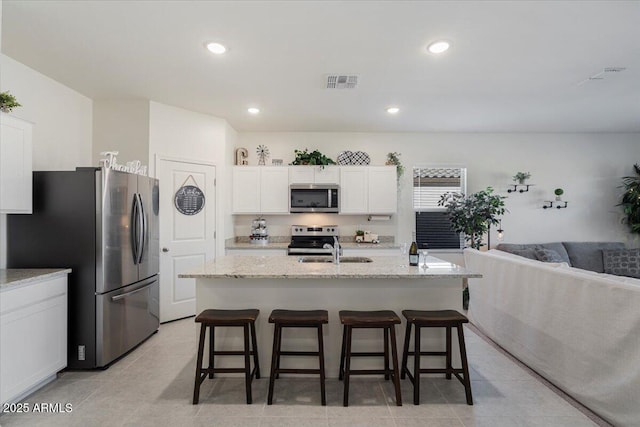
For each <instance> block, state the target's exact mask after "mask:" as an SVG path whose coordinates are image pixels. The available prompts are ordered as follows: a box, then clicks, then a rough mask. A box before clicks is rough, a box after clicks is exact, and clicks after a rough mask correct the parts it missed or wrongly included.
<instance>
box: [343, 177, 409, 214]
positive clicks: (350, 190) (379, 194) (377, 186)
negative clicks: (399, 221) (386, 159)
mask: <svg viewBox="0 0 640 427" xmlns="http://www.w3.org/2000/svg"><path fill="white" fill-rule="evenodd" d="M397 191H398V190H397V183H396V169H395V166H342V167H341V168H340V213H341V214H394V213H396V211H397V209H398V200H397V197H398V196H397V194H398V193H397Z"/></svg>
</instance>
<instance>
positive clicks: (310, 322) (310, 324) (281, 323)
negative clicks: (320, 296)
mask: <svg viewBox="0 0 640 427" xmlns="http://www.w3.org/2000/svg"><path fill="white" fill-rule="evenodd" d="M269 323H274V324H275V330H274V333H273V353H271V375H270V377H269V397H268V398H267V404H268V405H271V404H272V403H273V389H274V386H275V381H276V379H277V378H279V377H280V374H281V373H282V374H320V397H321V400H322V405H323V406H324V405H326V404H327V398H326V393H325V373H324V342H323V337H322V325H324V324H327V323H329V313H328V312H327V310H273V311H272V312H271V315H270V316H269ZM283 328H317V329H318V351H282V329H283ZM280 356H318V358H319V362H320V366H319V369H283V368H280Z"/></svg>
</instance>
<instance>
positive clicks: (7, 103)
mask: <svg viewBox="0 0 640 427" xmlns="http://www.w3.org/2000/svg"><path fill="white" fill-rule="evenodd" d="M15 107H22V105H21V104H20V103H19V102H18V100H17V99H16V97H15V96H13V95H11V94H10V93H9V91H6V92H0V111H2V112H3V113H10V112H11V110H13V109H14V108H15Z"/></svg>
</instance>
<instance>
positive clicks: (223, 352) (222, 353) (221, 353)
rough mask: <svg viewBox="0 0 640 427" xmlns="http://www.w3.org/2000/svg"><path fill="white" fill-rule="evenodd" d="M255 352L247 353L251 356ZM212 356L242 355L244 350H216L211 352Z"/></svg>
mask: <svg viewBox="0 0 640 427" xmlns="http://www.w3.org/2000/svg"><path fill="white" fill-rule="evenodd" d="M254 354H255V352H253V351H250V352H249V355H251V356H253V355H254ZM213 355H214V356H244V351H240V350H216V351H214V352H213Z"/></svg>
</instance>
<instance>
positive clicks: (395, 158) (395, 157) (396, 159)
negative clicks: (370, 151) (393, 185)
mask: <svg viewBox="0 0 640 427" xmlns="http://www.w3.org/2000/svg"><path fill="white" fill-rule="evenodd" d="M385 164H386V165H396V172H397V174H398V179H400V177H401V176H402V174H403V173H404V166H402V162H401V161H400V153H397V152H395V151H394V152H392V153H389V154H387V161H386V163H385Z"/></svg>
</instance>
